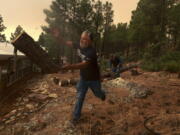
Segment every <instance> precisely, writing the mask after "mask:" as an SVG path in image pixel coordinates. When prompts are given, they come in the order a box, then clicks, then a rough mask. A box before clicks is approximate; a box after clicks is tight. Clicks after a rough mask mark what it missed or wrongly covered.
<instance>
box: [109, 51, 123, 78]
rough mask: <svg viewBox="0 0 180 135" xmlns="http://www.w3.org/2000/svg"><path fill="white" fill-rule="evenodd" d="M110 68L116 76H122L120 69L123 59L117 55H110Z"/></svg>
mask: <svg viewBox="0 0 180 135" xmlns="http://www.w3.org/2000/svg"><path fill="white" fill-rule="evenodd" d="M109 62H110V69H111V71H112V72H113V73H114V75H115V77H120V69H121V68H122V60H121V59H120V58H119V57H118V56H116V55H114V54H113V55H111V57H110V61H109Z"/></svg>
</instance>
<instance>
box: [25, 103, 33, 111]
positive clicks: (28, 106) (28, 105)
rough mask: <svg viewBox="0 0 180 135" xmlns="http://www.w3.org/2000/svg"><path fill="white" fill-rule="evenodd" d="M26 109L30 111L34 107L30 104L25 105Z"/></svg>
mask: <svg viewBox="0 0 180 135" xmlns="http://www.w3.org/2000/svg"><path fill="white" fill-rule="evenodd" d="M26 108H28V109H29V110H32V109H34V105H32V104H27V105H26Z"/></svg>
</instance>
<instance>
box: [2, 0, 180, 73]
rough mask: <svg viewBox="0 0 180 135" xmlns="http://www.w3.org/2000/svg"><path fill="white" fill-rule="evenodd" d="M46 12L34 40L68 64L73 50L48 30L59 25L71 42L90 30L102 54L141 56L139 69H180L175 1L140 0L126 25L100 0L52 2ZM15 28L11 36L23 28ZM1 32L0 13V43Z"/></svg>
mask: <svg viewBox="0 0 180 135" xmlns="http://www.w3.org/2000/svg"><path fill="white" fill-rule="evenodd" d="M44 13H45V15H46V22H47V25H46V26H42V30H43V32H42V33H41V35H40V36H39V40H38V42H39V44H40V45H41V46H43V47H45V48H46V49H47V50H48V53H49V55H50V56H51V57H52V58H54V59H58V58H60V57H61V56H68V58H69V60H71V61H70V62H71V63H72V62H75V61H76V54H75V51H74V50H73V49H71V48H68V47H66V46H64V45H63V44H62V43H58V42H57V41H56V40H55V38H54V37H53V35H52V34H51V32H50V31H51V29H53V28H57V29H59V31H60V32H61V37H63V38H64V39H65V40H72V41H74V42H79V38H80V34H81V32H82V31H84V30H87V29H88V30H89V31H91V32H92V33H93V34H94V46H95V47H96V49H97V51H98V53H100V54H105V55H108V54H111V53H117V54H118V55H121V56H122V57H124V58H125V60H127V61H137V60H141V61H142V68H144V69H148V70H151V71H159V70H167V71H172V72H179V71H180V2H179V0H139V2H138V5H137V8H136V9H135V10H134V11H132V16H131V20H130V23H129V24H127V23H118V24H116V25H115V24H114V23H113V13H114V12H113V10H112V3H111V2H104V3H103V2H101V1H100V0H96V1H95V0H54V1H53V2H52V3H51V5H50V9H45V10H44ZM18 27H19V28H18ZM18 27H17V29H16V31H15V33H13V34H12V36H11V39H14V37H15V36H16V35H17V33H19V32H18V31H21V29H22V27H21V26H18ZM4 30H5V26H4V25H3V20H2V17H1V16H0V41H3V40H5V35H4V34H1V33H2V32H3V31H4Z"/></svg>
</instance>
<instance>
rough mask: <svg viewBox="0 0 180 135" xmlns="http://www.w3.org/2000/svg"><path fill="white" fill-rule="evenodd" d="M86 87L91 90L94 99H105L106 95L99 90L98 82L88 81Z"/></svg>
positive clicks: (99, 84) (99, 83)
mask: <svg viewBox="0 0 180 135" xmlns="http://www.w3.org/2000/svg"><path fill="white" fill-rule="evenodd" d="M88 86H89V87H90V88H91V90H92V91H93V93H94V95H95V96H96V97H98V98H100V99H101V100H103V101H104V100H105V99H106V94H105V91H103V90H102V89H101V82H100V81H89V82H88Z"/></svg>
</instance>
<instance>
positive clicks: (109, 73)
mask: <svg viewBox="0 0 180 135" xmlns="http://www.w3.org/2000/svg"><path fill="white" fill-rule="evenodd" d="M137 67H138V65H137V64H133V65H129V66H126V67H123V68H121V69H120V71H119V73H122V72H125V71H128V70H130V69H133V68H137ZM101 77H102V78H114V73H113V72H105V73H103V74H102V75H101Z"/></svg>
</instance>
